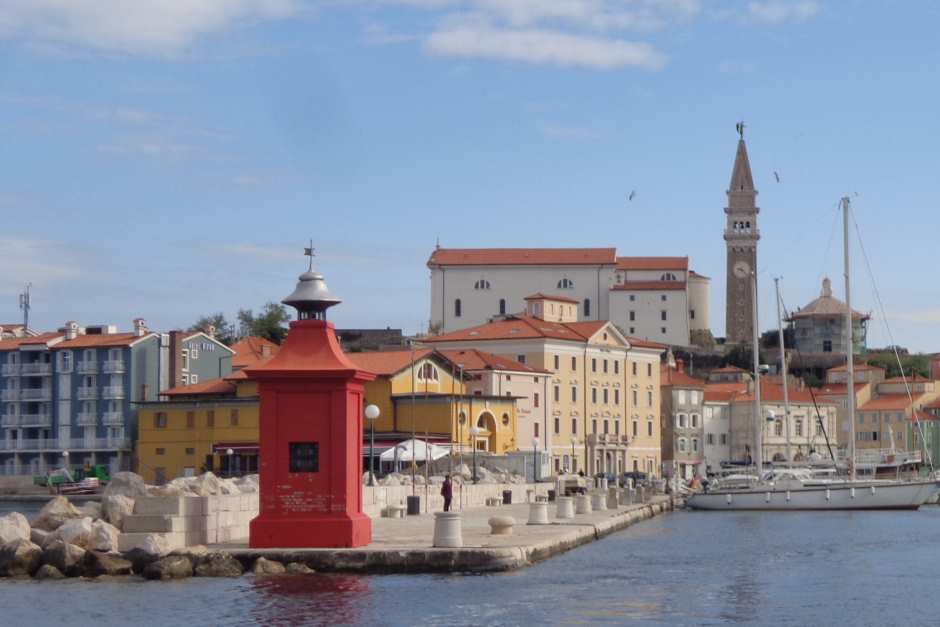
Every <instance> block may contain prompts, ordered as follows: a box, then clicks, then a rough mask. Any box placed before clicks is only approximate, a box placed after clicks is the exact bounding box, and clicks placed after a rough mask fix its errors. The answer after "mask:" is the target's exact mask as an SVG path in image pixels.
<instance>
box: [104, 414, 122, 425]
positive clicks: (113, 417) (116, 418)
mask: <svg viewBox="0 0 940 627" xmlns="http://www.w3.org/2000/svg"><path fill="white" fill-rule="evenodd" d="M104 424H105V426H108V427H122V426H124V412H120V411H106V412H105V413H104Z"/></svg>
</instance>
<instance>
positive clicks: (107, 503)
mask: <svg viewBox="0 0 940 627" xmlns="http://www.w3.org/2000/svg"><path fill="white" fill-rule="evenodd" d="M101 509H102V511H103V512H104V516H103V519H104V520H105V521H107V522H109V523H111V524H112V525H114V526H115V527H117V528H118V529H123V528H124V517H125V516H130V515H131V514H133V513H134V499H132V498H130V497H127V496H124V495H122V494H115V495H112V496H106V497H104V499H103V500H102V501H101Z"/></svg>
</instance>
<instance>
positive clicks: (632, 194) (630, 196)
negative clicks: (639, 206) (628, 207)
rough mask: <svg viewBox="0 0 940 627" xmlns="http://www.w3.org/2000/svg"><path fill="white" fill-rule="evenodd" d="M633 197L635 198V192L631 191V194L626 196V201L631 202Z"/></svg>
mask: <svg viewBox="0 0 940 627" xmlns="http://www.w3.org/2000/svg"><path fill="white" fill-rule="evenodd" d="M634 196H636V190H633V191H632V192H630V195H629V196H627V200H628V201H630V200H633V197H634Z"/></svg>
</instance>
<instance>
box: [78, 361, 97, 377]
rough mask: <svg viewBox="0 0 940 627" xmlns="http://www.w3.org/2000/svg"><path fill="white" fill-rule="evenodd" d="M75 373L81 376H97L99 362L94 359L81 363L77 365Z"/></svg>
mask: <svg viewBox="0 0 940 627" xmlns="http://www.w3.org/2000/svg"><path fill="white" fill-rule="evenodd" d="M75 371H76V372H78V373H79V374H95V373H96V372H98V362H97V361H95V360H93V359H92V360H88V361H80V362H78V363H76V364H75Z"/></svg>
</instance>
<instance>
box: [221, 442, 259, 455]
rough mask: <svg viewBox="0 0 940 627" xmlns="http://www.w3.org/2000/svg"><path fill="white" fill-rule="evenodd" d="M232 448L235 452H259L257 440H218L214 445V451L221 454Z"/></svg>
mask: <svg viewBox="0 0 940 627" xmlns="http://www.w3.org/2000/svg"><path fill="white" fill-rule="evenodd" d="M229 449H232V452H233V453H257V452H258V444H257V443H256V442H217V443H215V444H213V445H212V452H213V453H218V454H219V455H225V454H227V452H228V450H229Z"/></svg>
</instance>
